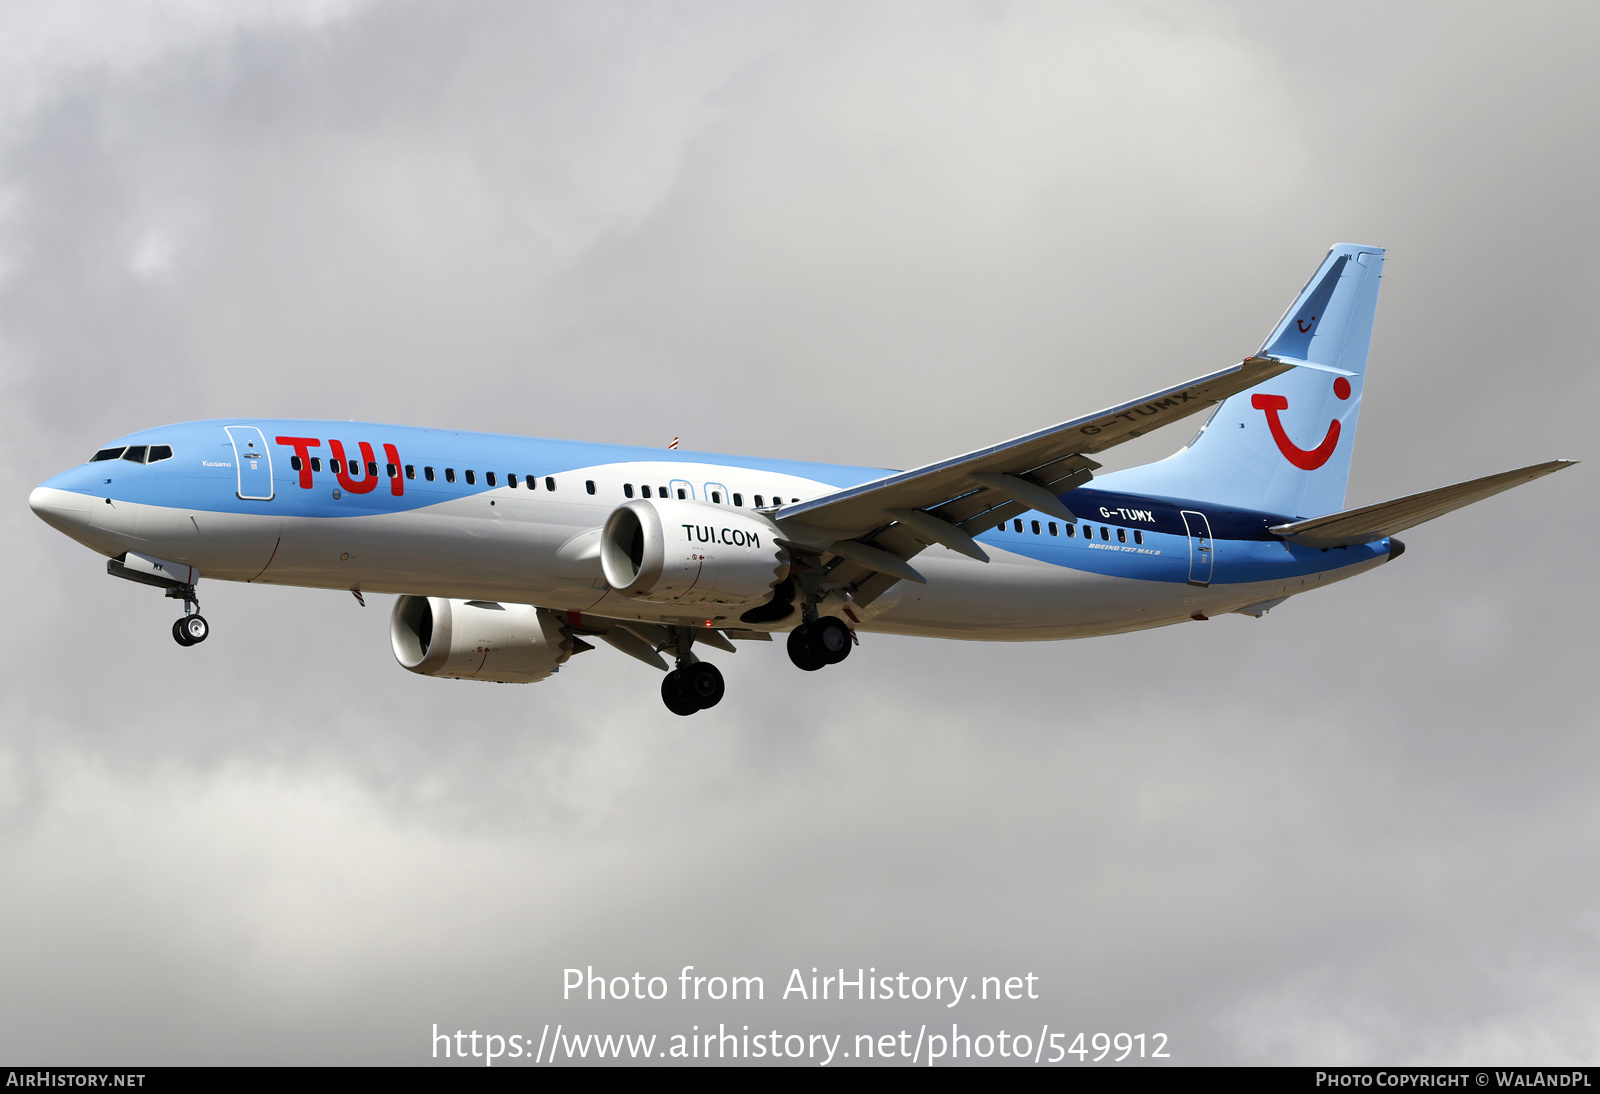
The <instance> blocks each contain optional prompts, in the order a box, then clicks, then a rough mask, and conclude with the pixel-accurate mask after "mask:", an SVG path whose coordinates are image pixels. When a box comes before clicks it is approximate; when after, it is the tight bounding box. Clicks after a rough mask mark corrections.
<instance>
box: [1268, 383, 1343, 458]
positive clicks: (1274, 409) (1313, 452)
mask: <svg viewBox="0 0 1600 1094" xmlns="http://www.w3.org/2000/svg"><path fill="white" fill-rule="evenodd" d="M1333 393H1334V394H1335V395H1337V396H1338V397H1339V398H1341V399H1348V398H1350V381H1349V380H1346V379H1345V378H1344V377H1343V376H1340V377H1339V378H1338V379H1336V380H1334V381H1333ZM1250 405H1251V406H1253V407H1255V408H1256V409H1257V410H1260V411H1262V412H1264V413H1265V414H1266V416H1267V428H1268V429H1270V430H1272V439H1273V440H1274V441H1276V442H1277V443H1278V451H1279V452H1282V453H1283V458H1284V459H1286V460H1288V461H1289V462H1290V463H1292V464H1294V465H1295V466H1296V467H1298V468H1300V470H1302V471H1315V470H1316V469H1317V468H1319V467H1321V466H1322V465H1323V464H1325V463H1327V462H1328V457H1329V456H1331V455H1333V450H1334V449H1335V448H1337V447H1339V420H1338V419H1337V418H1335V419H1334V420H1333V421H1331V422H1329V423H1328V432H1327V434H1326V435H1325V436H1324V437H1323V438H1322V443H1321V444H1319V445H1317V447H1315V448H1312V449H1309V450H1308V449H1304V448H1301V447H1300V446H1298V445H1296V444H1295V443H1294V442H1293V441H1291V440H1290V439H1289V434H1288V432H1287V431H1286V430H1285V429H1284V428H1283V423H1282V422H1281V421H1279V420H1278V411H1280V410H1287V409H1288V408H1289V400H1288V399H1285V398H1284V397H1283V396H1282V395H1252V396H1250Z"/></svg>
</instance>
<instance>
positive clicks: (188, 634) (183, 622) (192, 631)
mask: <svg viewBox="0 0 1600 1094" xmlns="http://www.w3.org/2000/svg"><path fill="white" fill-rule="evenodd" d="M167 595H168V596H169V597H172V598H173V599H174V600H182V601H183V618H182V619H179V620H177V621H176V622H174V623H173V624H172V637H173V640H174V641H176V642H177V643H178V645H180V646H193V645H196V644H198V643H200V642H204V641H205V640H206V639H207V638H209V637H210V636H211V624H210V623H207V622H206V617H205V616H203V615H201V614H200V598H199V597H197V596H196V595H195V591H194V586H193V585H180V586H178V587H177V588H175V589H168V590H167Z"/></svg>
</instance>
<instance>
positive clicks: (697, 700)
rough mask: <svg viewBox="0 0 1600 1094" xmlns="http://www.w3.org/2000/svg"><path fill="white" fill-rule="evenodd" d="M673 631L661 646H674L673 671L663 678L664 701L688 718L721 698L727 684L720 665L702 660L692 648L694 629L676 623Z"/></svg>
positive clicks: (714, 704) (662, 699)
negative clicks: (724, 683) (668, 639)
mask: <svg viewBox="0 0 1600 1094" xmlns="http://www.w3.org/2000/svg"><path fill="white" fill-rule="evenodd" d="M671 633H672V637H671V639H670V641H668V642H667V643H666V644H665V645H663V646H661V647H658V648H659V649H662V650H671V651H672V654H673V659H674V667H673V669H672V671H671V672H669V673H667V676H666V679H664V680H662V681H661V701H662V702H663V703H665V704H667V709H668V710H670V711H672V713H674V714H678V715H682V716H683V717H686V718H687V717H688V716H689V715H691V714H693V713H695V712H696V711H700V710H710V709H711V708H712V707H714V706H716V705H717V704H718V703H720V702H722V694H723V692H724V691H725V690H726V688H725V687H724V685H723V683H722V673H721V672H719V671H718V670H717V666H715V665H711V664H707V663H706V662H704V661H701V660H699V659H698V658H696V657H695V655H694V654H693V653H691V652H690V650H691V649H692V648H693V647H694V640H695V629H694V628H693V627H673V628H672V630H671Z"/></svg>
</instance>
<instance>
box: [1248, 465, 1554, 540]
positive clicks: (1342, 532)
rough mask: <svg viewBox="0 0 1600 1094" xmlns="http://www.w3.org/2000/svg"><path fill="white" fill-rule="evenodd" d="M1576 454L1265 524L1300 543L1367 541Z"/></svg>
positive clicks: (1538, 474) (1546, 470)
mask: <svg viewBox="0 0 1600 1094" xmlns="http://www.w3.org/2000/svg"><path fill="white" fill-rule="evenodd" d="M1576 462H1577V461H1576V460H1551V461H1549V462H1548V463H1536V464H1533V465H1531V466H1528V467H1520V468H1518V469H1517V470H1515V471H1502V472H1500V473H1499V474H1498V475H1486V476H1484V477H1483V478H1481V479H1472V480H1471V481H1469V482H1458V483H1456V484H1454V485H1453V486H1441V487H1440V488H1439V489H1437V490H1425V491H1423V492H1422V493H1420V494H1410V495H1408V496H1406V497H1403V498H1396V499H1394V500H1393V501H1382V502H1379V503H1378V504H1376V505H1366V506H1362V507H1361V508H1360V509H1347V510H1345V511H1344V512H1343V513H1330V514H1329V515H1327V516H1325V517H1312V518H1311V519H1310V520H1301V521H1295V522H1294V523H1292V524H1279V525H1276V526H1275V527H1273V528H1272V529H1270V530H1271V531H1272V532H1274V533H1276V534H1277V535H1280V536H1282V537H1283V538H1284V539H1286V540H1289V541H1290V542H1291V543H1298V544H1300V545H1301V546H1303V547H1349V546H1353V545H1355V544H1358V543H1372V542H1373V541H1375V540H1380V539H1385V538H1387V537H1389V536H1392V535H1396V534H1398V533H1400V532H1403V531H1405V530H1406V529H1407V528H1414V527H1416V526H1417V525H1419V524H1422V523H1424V522H1425V521H1430V520H1432V519H1434V518H1435V517H1442V516H1444V515H1445V514H1446V513H1449V512H1452V511H1453V510H1456V509H1460V508H1462V507H1463V506H1467V505H1471V504H1472V503H1473V502H1476V501H1482V500H1483V499H1484V498H1488V497H1493V496H1494V495H1495V494H1498V493H1500V492H1501V491H1503V490H1510V489H1511V488H1512V487H1514V486H1521V485H1522V484H1523V483H1525V482H1532V481H1533V480H1534V479H1539V478H1543V477H1544V476H1546V475H1549V474H1552V473H1554V472H1556V471H1560V470H1561V469H1562V468H1566V467H1571V466H1572V465H1573V464H1574V463H1576Z"/></svg>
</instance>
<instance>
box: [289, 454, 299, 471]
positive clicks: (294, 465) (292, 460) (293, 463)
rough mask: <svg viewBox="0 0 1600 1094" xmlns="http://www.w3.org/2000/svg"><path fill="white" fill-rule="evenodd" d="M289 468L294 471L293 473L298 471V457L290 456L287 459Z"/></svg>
mask: <svg viewBox="0 0 1600 1094" xmlns="http://www.w3.org/2000/svg"><path fill="white" fill-rule="evenodd" d="M289 467H290V469H291V470H294V471H298V470H300V457H299V456H290V457H289Z"/></svg>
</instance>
